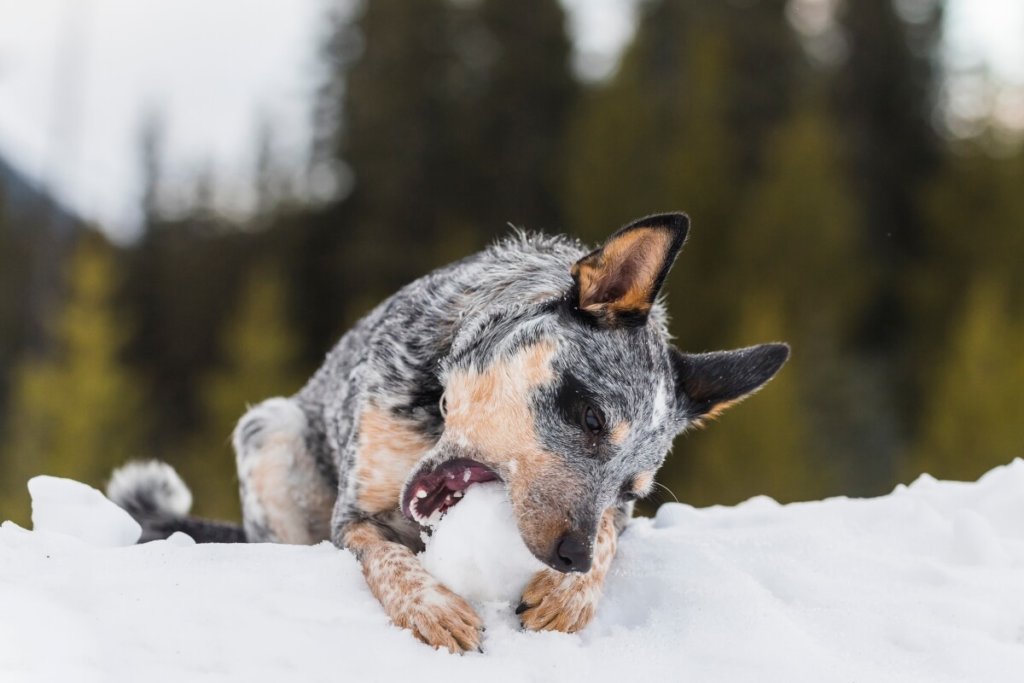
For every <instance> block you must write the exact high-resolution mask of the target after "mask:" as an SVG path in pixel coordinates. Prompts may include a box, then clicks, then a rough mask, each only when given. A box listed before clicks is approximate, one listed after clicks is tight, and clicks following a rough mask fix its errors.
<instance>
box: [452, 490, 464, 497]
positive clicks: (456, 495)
mask: <svg viewBox="0 0 1024 683" xmlns="http://www.w3.org/2000/svg"><path fill="white" fill-rule="evenodd" d="M452 495H453V496H455V497H456V498H462V496H463V493H462V491H456V492H455V493H453V494H452Z"/></svg>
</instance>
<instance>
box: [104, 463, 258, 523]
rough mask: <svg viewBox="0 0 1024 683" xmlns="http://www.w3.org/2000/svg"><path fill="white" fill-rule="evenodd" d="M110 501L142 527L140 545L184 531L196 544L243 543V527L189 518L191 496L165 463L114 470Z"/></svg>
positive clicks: (109, 494) (176, 474)
mask: <svg viewBox="0 0 1024 683" xmlns="http://www.w3.org/2000/svg"><path fill="white" fill-rule="evenodd" d="M107 498H109V499H110V500H112V501H114V503H116V504H117V505H119V506H120V507H122V508H124V509H125V510H126V511H127V512H128V514H130V515H131V516H132V517H133V518H135V521H137V522H138V523H139V524H140V525H142V537H141V538H140V539H139V542H140V543H145V542H146V541H154V540H157V539H161V538H167V537H168V536H170V535H171V534H173V533H174V532H175V531H181V532H184V533H186V534H188V535H189V536H191V537H192V538H194V539H195V540H196V542H197V543H244V542H245V531H244V530H243V529H242V527H241V526H240V525H237V524H229V523H226V522H214V521H211V520H206V519H199V518H198V517H189V516H188V511H189V510H190V509H191V508H192V493H191V492H190V491H189V490H188V487H187V486H185V482H183V481H182V480H181V477H179V476H178V473H177V472H175V471H174V468H173V467H171V466H170V465H168V464H167V463H164V462H159V461H157V460H150V461H148V462H130V463H128V464H127V465H124V466H123V467H119V468H118V469H116V470H114V474H113V475H111V477H110V483H109V484H107Z"/></svg>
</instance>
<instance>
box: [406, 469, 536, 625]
mask: <svg viewBox="0 0 1024 683" xmlns="http://www.w3.org/2000/svg"><path fill="white" fill-rule="evenodd" d="M467 474H468V472H467ZM420 561H421V562H422V563H423V566H424V567H426V568H427V570H428V571H429V572H430V573H431V574H433V575H434V576H435V577H437V578H438V579H439V580H440V581H441V583H443V584H444V585H446V586H448V587H449V588H451V589H452V590H453V591H455V592H456V593H458V594H459V595H461V596H462V597H464V598H466V599H467V600H470V601H471V602H473V603H476V604H478V605H479V606H481V607H483V608H484V609H486V607H484V605H485V603H489V602H498V603H504V607H508V606H509V605H510V604H511V605H512V607H513V608H514V607H515V605H517V604H519V596H520V595H522V592H523V589H524V588H526V584H527V583H529V581H530V578H531V577H532V576H533V575H534V574H535V573H537V572H538V571H540V570H541V569H543V568H544V565H543V564H541V563H540V561H539V560H538V559H537V558H535V557H534V556H533V554H532V553H531V552H530V551H529V550H528V549H527V548H526V544H525V543H523V539H522V538H520V536H519V530H518V528H517V527H516V521H515V517H514V516H513V514H512V506H511V504H510V503H509V502H508V499H507V498H506V497H505V487H504V486H503V485H502V484H501V483H499V482H493V483H487V484H475V485H473V486H470V487H469V488H468V489H467V490H466V495H465V497H464V498H463V499H462V501H461V502H459V504H458V505H456V506H455V507H453V508H451V509H450V510H449V511H448V513H447V514H445V516H444V518H443V519H442V520H441V522H440V523H438V524H436V525H435V528H434V530H433V533H432V534H431V536H430V537H429V538H428V539H427V549H426V550H425V551H424V552H423V553H421V555H420ZM513 601H515V603H514V604H513Z"/></svg>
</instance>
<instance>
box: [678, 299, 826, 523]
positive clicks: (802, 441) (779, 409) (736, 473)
mask: <svg viewBox="0 0 1024 683" xmlns="http://www.w3.org/2000/svg"><path fill="white" fill-rule="evenodd" d="M781 309H782V305H781V300H780V297H778V296H777V295H772V294H770V293H762V294H760V295H754V296H751V297H746V303H745V305H744V311H743V313H742V315H741V316H740V319H739V328H740V329H741V330H742V333H741V334H737V335H736V336H735V337H734V345H737V346H739V345H748V344H753V343H755V342H760V341H764V340H769V339H779V338H781V337H782V336H783V335H784V334H785V325H784V324H783V323H782V314H781ZM803 369H804V368H803V367H802V366H801V364H800V362H799V360H798V359H794V360H793V361H791V362H790V363H789V364H787V366H786V367H784V368H783V369H782V370H781V371H780V373H779V375H778V376H777V377H776V378H775V379H773V380H772V381H771V382H770V383H769V384H768V386H767V387H766V388H765V390H764V392H763V393H761V394H759V395H756V396H754V397H753V398H750V399H749V400H748V401H747V402H744V403H742V404H741V405H739V406H738V407H735V408H733V409H731V410H730V411H729V412H727V413H726V414H725V415H723V416H722V418H721V420H720V421H721V422H722V423H723V424H721V425H719V424H712V425H710V426H708V427H707V429H706V430H705V431H701V432H691V433H689V434H688V435H686V436H684V437H683V438H682V439H681V440H679V441H678V442H677V444H676V447H675V452H674V453H673V454H672V455H671V456H670V457H669V462H671V463H672V467H671V468H669V469H666V471H665V472H664V473H663V475H662V480H663V481H665V482H666V485H667V487H668V488H669V489H670V490H672V491H673V492H674V493H675V494H676V495H677V496H679V499H680V500H682V501H683V502H686V503H689V504H691V505H697V506H704V505H711V504H719V503H723V504H732V503H737V502H739V501H742V500H745V499H746V498H749V497H751V496H754V495H761V494H764V495H768V496H771V497H773V498H775V499H776V500H779V501H782V502H790V501H794V500H807V499H813V498H818V497H821V496H822V495H826V494H828V493H831V492H832V491H833V490H834V487H835V481H834V471H833V467H832V465H831V463H830V461H828V460H825V459H823V458H821V457H819V456H818V455H817V454H816V453H815V452H814V450H813V442H812V440H811V438H810V434H809V433H808V429H807V421H806V420H805V418H804V416H805V410H806V409H805V406H804V402H803V400H802V398H801V395H800V389H799V383H800V379H801V378H800V374H801V373H802V371H803Z"/></svg>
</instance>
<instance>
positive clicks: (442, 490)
mask: <svg viewBox="0 0 1024 683" xmlns="http://www.w3.org/2000/svg"><path fill="white" fill-rule="evenodd" d="M687 229H688V220H687V218H686V216H684V215H682V214H667V215H660V216H650V217H648V218H644V219H641V220H638V221H636V222H634V223H632V224H630V225H627V226H626V227H624V228H622V229H621V230H619V231H618V232H616V233H615V234H614V235H612V236H611V237H610V238H609V239H608V240H607V241H606V242H605V244H604V245H603V246H602V247H601V248H600V249H597V250H595V251H593V252H591V253H590V254H588V255H586V256H584V257H583V258H581V259H579V260H578V261H576V263H574V264H573V265H572V266H571V269H570V270H569V273H568V275H569V276H570V277H571V280H570V278H569V277H567V278H566V283H567V285H566V287H565V288H564V290H563V291H561V292H559V293H558V294H557V296H554V297H552V298H550V299H548V300H546V301H537V302H533V303H530V302H527V303H524V304H523V305H521V306H516V307H514V308H512V309H504V310H502V311H498V312H495V314H494V315H493V316H492V317H491V318H490V319H488V320H485V321H484V323H483V324H481V325H480V326H479V327H478V328H477V329H475V330H474V332H473V339H472V340H471V343H467V344H466V345H465V347H464V348H462V349H460V351H459V352H458V353H457V354H453V356H452V358H450V359H449V360H448V361H447V362H446V364H445V366H444V368H443V371H442V378H441V379H442V384H443V386H444V398H443V399H442V401H443V405H442V407H443V412H444V414H445V426H444V432H443V434H442V436H441V439H440V440H439V441H438V443H437V445H436V446H435V447H434V449H433V450H432V451H431V452H430V453H429V454H428V455H427V456H425V458H424V459H423V461H422V462H421V463H420V465H419V466H418V467H417V469H416V470H415V471H414V473H413V474H412V476H411V477H410V478H409V480H408V481H407V483H406V486H405V489H404V491H403V495H402V506H403V511H404V512H405V513H406V514H407V515H409V516H411V517H413V518H414V519H417V520H419V521H423V520H424V519H426V518H430V517H432V516H436V515H439V514H441V513H443V512H444V510H446V509H447V508H448V507H450V506H451V505H453V504H455V503H457V502H458V499H459V498H460V497H461V496H462V492H463V491H464V489H465V488H466V487H468V486H469V485H471V484H473V483H475V482H480V481H489V480H495V479H500V480H502V481H503V482H504V483H505V485H506V487H507V490H508V496H509V499H510V500H511V503H512V507H513V510H514V512H515V515H516V519H517V523H518V526H519V531H520V534H521V535H522V537H523V541H524V542H525V543H526V545H527V547H529V549H530V551H531V552H532V553H533V554H534V555H536V556H537V558H538V559H540V560H541V561H542V562H544V563H546V564H547V565H548V566H550V567H552V568H553V569H557V570H559V571H563V572H569V571H580V572H582V571H587V570H588V569H589V568H590V565H591V561H592V554H593V545H594V539H595V536H596V533H597V526H598V522H599V520H600V519H601V516H602V515H603V514H604V512H605V511H606V510H607V509H608V508H609V507H611V506H615V505H619V504H623V503H627V502H628V501H631V500H633V499H635V498H638V497H641V496H644V495H645V494H647V493H648V492H649V491H650V490H651V487H652V486H653V484H654V476H655V473H656V472H657V470H658V468H659V467H660V466H661V464H662V462H663V461H664V459H665V456H666V454H667V453H668V450H669V448H670V447H671V444H672V440H673V438H674V437H675V436H676V434H678V433H679V432H680V431H682V430H684V429H686V428H687V427H688V426H691V425H694V424H699V423H700V422H702V421H704V420H706V419H708V418H711V417H714V416H716V415H717V414H718V413H720V412H721V411H723V410H724V409H725V408H727V407H728V406H730V405H732V404H734V403H736V402H737V401H739V400H741V399H742V398H744V397H745V396H747V395H749V394H750V393H752V392H754V391H756V390H757V389H758V388H759V387H760V386H761V385H763V384H764V383H765V382H767V381H768V380H769V379H771V377H772V376H773V375H774V374H775V373H776V372H777V371H778V369H779V368H780V367H781V366H782V364H783V363H784V362H785V361H786V359H787V357H788V355H789V348H788V347H787V346H786V345H785V344H763V345H760V346H755V347H751V348H746V349H740V350H736V351H720V352H714V353H702V354H686V353H682V352H681V351H679V350H677V349H676V348H675V347H674V346H672V345H671V344H670V343H669V342H668V336H667V333H666V330H665V313H664V310H663V308H662V306H661V305H660V303H658V302H657V297H658V294H659V292H660V290H661V286H662V284H663V282H664V280H665V277H666V275H667V274H668V271H669V269H670V268H671V266H672V263H673V261H674V260H675V257H676V254H677V253H678V251H679V249H680V248H681V247H682V245H683V242H684V240H685V239H686V233H687Z"/></svg>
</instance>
